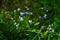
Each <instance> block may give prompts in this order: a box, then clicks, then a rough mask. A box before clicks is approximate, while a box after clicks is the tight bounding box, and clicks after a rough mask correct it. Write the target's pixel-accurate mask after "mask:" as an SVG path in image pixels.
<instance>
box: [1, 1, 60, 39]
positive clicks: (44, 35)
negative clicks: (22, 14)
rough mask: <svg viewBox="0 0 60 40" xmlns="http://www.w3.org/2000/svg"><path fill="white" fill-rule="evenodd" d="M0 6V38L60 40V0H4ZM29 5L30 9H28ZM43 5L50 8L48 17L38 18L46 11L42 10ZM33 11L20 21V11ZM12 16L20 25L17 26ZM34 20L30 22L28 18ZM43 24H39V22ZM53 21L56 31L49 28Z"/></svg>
mask: <svg viewBox="0 0 60 40" xmlns="http://www.w3.org/2000/svg"><path fill="white" fill-rule="evenodd" d="M1 6H2V7H1V8H0V10H1V11H0V40H60V8H59V7H60V0H2V3H1ZM24 6H28V7H29V8H30V10H26V9H25V8H24ZM42 6H46V9H48V13H47V14H48V18H47V19H44V18H42V19H38V16H39V15H44V14H45V13H46V12H44V10H41V9H40V8H41V7H42ZM17 8H21V9H22V10H21V11H23V12H24V11H28V12H29V11H30V12H33V15H31V16H30V15H26V16H23V18H24V21H19V18H18V17H19V15H20V14H19V12H21V11H19V12H18V11H17V12H14V10H15V9H16V10H17ZM11 17H13V18H14V20H15V21H16V22H17V23H19V24H20V25H19V26H18V27H16V26H15V25H14V22H13V20H11ZM30 19H31V20H33V23H31V24H29V23H28V20H30ZM38 21H39V22H41V24H39V25H38V24H37V22H38ZM51 23H53V24H54V25H53V27H52V28H53V29H54V32H50V31H49V30H48V28H49V26H48V25H49V24H51Z"/></svg>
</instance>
